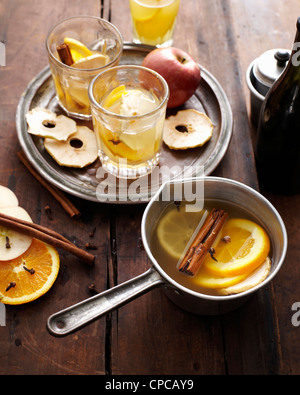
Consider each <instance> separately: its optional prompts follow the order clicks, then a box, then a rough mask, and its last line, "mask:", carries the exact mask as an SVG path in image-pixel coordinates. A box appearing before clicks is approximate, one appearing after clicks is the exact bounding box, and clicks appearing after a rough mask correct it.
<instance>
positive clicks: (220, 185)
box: [47, 177, 287, 336]
mask: <svg viewBox="0 0 300 395" xmlns="http://www.w3.org/2000/svg"><path fill="white" fill-rule="evenodd" d="M180 191H181V192H180ZM180 193H181V196H178V194H179V195H180ZM188 194H189V195H190V196H188ZM180 197H181V198H182V200H188V202H191V203H190V204H191V207H192V205H193V204H192V199H193V198H194V199H196V200H197V201H198V200H199V202H201V201H202V203H203V199H204V200H206V199H220V200H222V201H226V202H233V203H234V204H236V205H238V206H240V207H242V208H243V209H245V210H246V211H248V212H249V214H250V215H252V216H253V217H254V218H257V221H258V222H260V223H261V224H262V226H264V228H265V230H266V231H267V232H268V234H269V237H270V240H271V245H272V269H271V272H270V274H269V276H268V277H267V278H266V279H265V280H264V281H263V282H262V283H261V284H259V285H257V286H256V287H254V288H252V289H250V290H248V291H245V292H243V293H240V294H237V295H229V296H212V295H206V294H203V293H199V292H195V291H192V290H190V289H188V288H186V287H184V286H182V285H181V284H179V283H177V282H176V281H174V280H173V279H172V278H171V277H170V276H168V275H167V274H166V273H165V272H164V270H163V269H162V267H161V266H160V264H159V262H157V261H156V259H155V258H154V256H153V254H152V252H151V248H150V237H151V232H152V229H153V227H154V225H155V224H156V222H157V219H158V218H159V216H160V214H161V212H162V210H163V209H164V208H165V207H166V206H167V205H168V204H169V203H170V200H172V199H173V200H179V199H180ZM196 200H195V202H196ZM195 204H196V203H195ZM141 231H142V240H143V243H144V247H145V250H146V253H147V255H148V256H149V258H150V260H151V263H152V265H151V268H150V269H149V270H148V271H146V272H145V273H143V274H142V275H140V276H137V277H135V278H133V279H131V280H129V281H127V282H125V283H123V284H120V285H118V286H116V287H113V288H111V289H109V290H107V291H105V292H102V293H100V294H98V295H95V296H93V297H91V298H88V299H86V300H84V301H82V302H80V303H77V304H75V305H73V306H71V307H68V308H66V309H64V310H62V311H60V312H58V313H55V314H53V315H52V316H50V317H49V319H48V322H47V327H48V330H49V332H50V333H51V334H52V335H55V336H64V335H67V334H69V333H71V332H73V331H75V330H77V329H79V328H81V327H82V326H84V325H86V324H88V323H90V322H92V321H94V320H95V319H98V318H100V317H101V316H103V315H104V314H106V313H108V312H110V311H112V310H114V309H116V308H118V307H120V306H122V305H124V304H125V303H128V302H129V301H131V300H132V299H134V298H136V297H138V296H140V295H142V294H143V293H145V292H147V291H149V290H150V289H152V288H154V287H158V286H160V287H163V289H164V291H165V293H166V295H167V296H168V297H169V298H170V299H171V300H172V301H173V302H174V303H175V304H176V305H178V306H179V307H181V308H182V309H184V310H186V311H190V312H192V313H196V314H203V315H215V314H221V313H226V312H229V311H231V310H233V309H235V308H237V307H239V306H241V305H242V304H243V303H245V302H246V300H248V298H249V297H250V295H251V294H252V293H253V292H256V291H257V290H259V289H260V288H261V287H263V286H265V285H266V284H267V283H268V282H269V281H271V280H272V279H273V277H274V276H275V275H276V273H277V272H278V270H279V269H280V267H281V265H282V264H283V261H284V258H285V255H286V250H287V233H286V229H285V225H284V223H283V221H282V219H281V217H280V215H279V213H278V212H277V211H276V209H275V208H274V207H273V205H272V204H271V203H270V202H269V201H268V200H267V199H266V198H264V197H263V196H262V195H261V194H260V193H258V192H257V191H255V190H253V189H252V188H250V187H248V186H246V185H244V184H242V183H240V182H237V181H233V180H230V179H225V178H218V177H203V178H194V179H186V180H180V181H170V182H167V183H165V184H164V185H163V186H162V187H161V188H160V190H159V191H158V192H157V194H156V195H155V196H154V197H153V198H152V199H151V201H150V202H149V203H148V205H147V207H146V209H145V212H144V215H143V218H142V225H141Z"/></svg>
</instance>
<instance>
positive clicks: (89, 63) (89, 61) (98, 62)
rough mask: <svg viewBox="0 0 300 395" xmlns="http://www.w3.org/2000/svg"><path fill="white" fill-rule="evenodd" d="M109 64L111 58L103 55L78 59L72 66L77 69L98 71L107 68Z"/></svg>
mask: <svg viewBox="0 0 300 395" xmlns="http://www.w3.org/2000/svg"><path fill="white" fill-rule="evenodd" d="M108 62H109V57H108V56H107V55H102V54H94V55H91V56H87V57H86V58H81V59H78V60H77V61H76V62H74V63H73V64H72V67H75V68H76V69H97V68H99V67H103V66H105V65H106V64H107V63H108Z"/></svg>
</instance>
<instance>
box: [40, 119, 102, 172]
mask: <svg viewBox="0 0 300 395" xmlns="http://www.w3.org/2000/svg"><path fill="white" fill-rule="evenodd" d="M44 145H45V149H46V150H47V152H48V153H49V154H50V155H51V156H52V157H53V159H54V160H55V161H56V162H57V163H58V164H59V165H60V166H66V167H78V168H82V167H85V166H87V165H89V164H91V163H93V162H94V161H95V160H96V159H97V157H98V149H97V142H96V137H95V134H94V132H93V131H92V130H91V129H89V128H88V127H86V126H77V131H76V133H74V134H72V135H71V136H69V138H68V140H67V141H56V140H53V139H48V138H46V139H45V140H44Z"/></svg>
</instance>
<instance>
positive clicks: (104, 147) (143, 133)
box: [89, 65, 169, 179]
mask: <svg viewBox="0 0 300 395" xmlns="http://www.w3.org/2000/svg"><path fill="white" fill-rule="evenodd" d="M89 97H90V102H91V109H92V118H93V125H94V131H95V133H96V137H97V141H98V147H99V157H100V160H101V163H102V166H103V168H104V169H105V170H107V171H108V172H109V173H111V174H113V175H115V176H116V177H120V178H131V179H135V178H139V177H141V176H143V175H146V174H149V173H150V172H151V171H152V170H153V167H154V166H156V165H157V164H158V163H159V159H160V152H161V145H162V134H163V129H164V122H165V115H166V107H167V102H168V99H169V88H168V85H167V83H166V81H165V80H164V78H163V77H161V76H160V75H159V74H158V73H156V72H155V71H153V70H150V69H148V68H145V67H142V66H135V65H123V66H116V67H113V68H110V69H108V70H105V71H103V72H102V73H101V74H99V75H98V76H97V77H95V78H94V80H93V81H92V83H91V85H90V88H89Z"/></svg>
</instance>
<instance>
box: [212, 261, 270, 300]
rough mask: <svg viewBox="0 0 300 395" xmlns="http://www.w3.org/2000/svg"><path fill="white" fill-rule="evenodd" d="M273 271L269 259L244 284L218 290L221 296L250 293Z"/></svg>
mask: <svg viewBox="0 0 300 395" xmlns="http://www.w3.org/2000/svg"><path fill="white" fill-rule="evenodd" d="M270 271H271V260H270V258H269V257H268V258H267V259H266V260H265V261H264V263H263V264H262V265H261V266H259V267H258V268H257V269H256V270H254V271H253V272H252V273H251V274H249V276H248V277H247V278H245V280H243V281H242V282H240V283H238V284H235V285H232V286H230V287H227V288H221V289H219V290H218V293H219V294H220V295H233V294H238V293H241V292H245V291H248V289H251V288H254V287H256V286H257V285H259V284H260V283H262V282H263V281H264V280H265V279H266V278H267V277H268V275H269V273H270Z"/></svg>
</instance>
